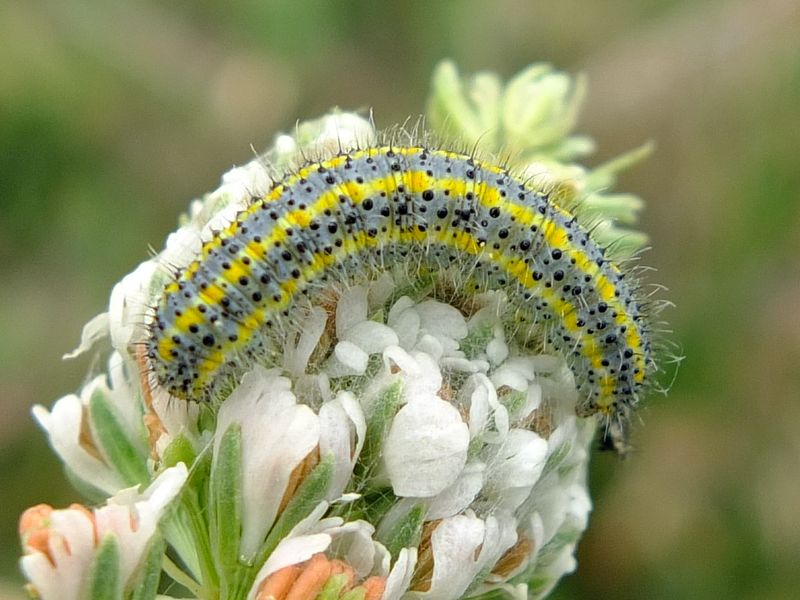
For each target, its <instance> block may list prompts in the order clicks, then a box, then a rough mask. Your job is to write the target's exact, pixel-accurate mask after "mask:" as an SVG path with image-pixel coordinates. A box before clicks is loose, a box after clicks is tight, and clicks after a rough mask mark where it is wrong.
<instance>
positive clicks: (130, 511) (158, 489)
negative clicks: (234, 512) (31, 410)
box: [94, 463, 188, 581]
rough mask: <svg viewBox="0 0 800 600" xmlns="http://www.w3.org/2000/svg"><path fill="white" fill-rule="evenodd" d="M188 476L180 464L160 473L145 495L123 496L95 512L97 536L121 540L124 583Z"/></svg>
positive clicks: (111, 499)
mask: <svg viewBox="0 0 800 600" xmlns="http://www.w3.org/2000/svg"><path fill="white" fill-rule="evenodd" d="M187 477H188V471H187V469H186V465H184V464H183V463H178V464H177V465H176V466H174V467H170V468H168V469H165V470H164V471H163V472H162V473H160V474H159V475H158V477H157V478H156V479H155V481H153V483H151V484H150V486H149V487H148V488H147V490H146V491H145V492H144V493H143V494H141V495H138V494H134V495H132V496H133V497H132V498H131V497H130V496H131V494H127V493H123V494H121V496H120V497H119V498H117V497H113V498H110V499H109V501H108V504H107V505H106V506H103V507H100V508H97V509H95V511H94V516H95V521H96V524H97V537H98V538H100V539H102V537H103V536H104V535H106V534H108V533H110V534H113V535H114V536H115V537H117V538H118V539H119V547H120V574H121V577H122V581H127V580H128V578H129V577H130V576H131V575H132V573H133V572H134V570H135V569H136V567H137V566H138V565H139V563H140V562H141V560H142V555H143V554H144V551H145V549H146V548H147V544H148V543H149V542H150V539H151V538H152V536H153V534H154V533H155V532H156V529H157V527H158V523H159V520H160V519H161V517H162V515H163V514H164V511H165V509H166V508H167V506H169V504H170V503H171V502H172V501H173V500H174V499H175V497H176V496H177V495H178V493H179V492H180V491H181V488H182V487H183V484H184V483H185V482H186V478H187ZM120 500H121V502H120ZM131 500H132V502H131Z"/></svg>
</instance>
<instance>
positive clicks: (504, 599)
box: [467, 590, 512, 600]
mask: <svg viewBox="0 0 800 600" xmlns="http://www.w3.org/2000/svg"><path fill="white" fill-rule="evenodd" d="M511 598H512V596H511V594H509V593H508V592H507V591H506V590H490V591H488V592H484V593H483V594H478V595H477V596H468V597H467V600H510V599H511Z"/></svg>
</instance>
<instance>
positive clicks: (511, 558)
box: [20, 65, 629, 600]
mask: <svg viewBox="0 0 800 600" xmlns="http://www.w3.org/2000/svg"><path fill="white" fill-rule="evenodd" d="M449 68H450V67H448V66H447V65H445V67H443V68H442V70H441V71H440V72H439V75H438V79H437V81H438V82H439V83H438V84H435V93H434V102H433V104H434V105H435V106H437V107H438V108H437V109H436V110H435V111H433V116H434V117H433V121H434V122H435V120H436V119H435V116H436V115H441V114H444V113H445V112H446V113H448V114H451V115H453V116H454V119H455V122H457V123H460V124H461V125H462V129H463V127H467V128H473V129H474V128H475V127H478V125H476V124H475V123H474V122H471V121H470V120H469V119H470V118H471V117H470V115H472V116H473V117H474V111H471V110H469V107H468V106H467V101H466V100H465V99H464V98H461V99H460V100H459V96H458V94H463V93H464V85H463V84H460V83H459V84H458V85H457V86H456V87H457V88H458V89H457V90H456V91H455V92H453V91H452V90H450V91H449V92H447V90H445V91H446V92H447V93H445V92H443V91H442V89H443V86H442V83H441V81H442V79H443V78H445V79H448V81H450V82H451V83H453V82H454V81H456V79H454V77H455V74H454V71H448V69H449ZM442 73H444V75H442ZM445 75H446V76H447V77H445ZM550 77H555V78H556V79H557V80H558V81H556V80H555V79H549V78H550ZM481 81H482V84H481V85H483V88H482V89H484V91H486V90H488V92H486V93H487V94H488V96H487V97H491V98H495V104H494V105H491V103H487V102H488V101H481V103H479V104H481V106H482V107H483V109H485V110H489V109H488V108H487V107H489V108H491V107H492V106H494V107H495V108H493V109H491V110H500V109H498V108H497V104H496V100H497V98H499V97H500V96H502V94H500V91H499V90H500V88H497V87H496V86H495V85H494V83H492V81H494V80H492V81H490V80H489V79H485V80H481ZM478 83H480V82H478ZM454 85H455V84H454ZM475 85H476V86H477V87H473V88H472V90H471V91H472V93H473V96H475V93H476V90H478V88H481V85H478V84H475ZM493 86H494V87H493ZM582 86H583V84H582V82H581V81H579V82H578V83H577V84H573V83H571V80H569V79H568V78H566V76H564V75H562V74H557V75H554V74H552V73H551V72H550V70H549V68H542V67H539V68H537V69H536V70H534V71H531V72H530V73H528V74H527V75H525V77H523V76H520V78H518V80H515V82H512V84H510V85H509V86H508V91H507V92H505V94H506V96H505V98H506V100H505V109H503V110H506V111H512V110H515V111H516V110H522V108H525V109H526V110H529V114H527V116H526V117H525V119H522V120H518V121H514V120H513V119H511V118H510V113H503V112H502V111H500V113H498V114H499V116H501V117H502V120H503V122H504V123H506V124H507V125H508V124H510V123H517V126H518V127H522V129H521V130H520V131H517V133H516V134H514V135H515V136H516V137H514V140H516V142H515V143H519V144H524V143H527V145H528V147H535V148H536V149H537V150H536V152H537V153H535V155H536V156H540V157H545V156H550V157H551V158H552V159H553V160H560V159H561V158H563V157H564V156H567V155H570V156H571V155H572V154H574V153H575V152H577V150H576V149H579V148H582V147H583V146H582V144H583V145H585V143H584V142H581V141H580V140H581V139H582V138H580V139H579V138H567V137H566V136H567V135H568V134H569V131H570V130H571V127H572V125H573V123H574V113H575V110H576V107H577V104H578V103H579V100H580V98H581V97H582ZM445 87H446V86H445ZM492 90H495V92H496V93H495V92H492ZM478 91H479V90H478ZM448 94H450V95H449V96H448ZM453 94H455V95H453ZM526 95H527V96H526ZM531 95H533V97H535V99H536V102H538V103H539V104H537V106H538V108H537V109H536V110H535V111H534V110H533V108H531V107H530V105H529V104H525V103H524V102H522V100H524V99H525V98H526V97H528V98H530V97H531ZM491 98H490V99H491ZM484 100H485V98H484ZM448 102H450V103H451V104H452V103H454V105H453V106H450V107H449V108H448V104H447V103H448ZM459 107H461V109H463V110H462V113H459ZM559 107H561V108H559ZM485 110H484V113H480V114H479V115H478V116H479V117H480V118H481V119H484V118H485V116H486V114H488V113H486V112H485ZM463 111H466V113H464V112H463ZM531 111H533V112H531ZM490 112H491V111H490ZM481 115H483V116H481ZM503 115H505V116H503ZM555 121H558V122H555ZM523 125H524V127H523ZM509 126H510V125H509ZM526 132H527V133H526ZM537 132H538V133H537ZM464 134H465V131H464V130H462V131H461V132H460V135H462V136H464ZM534 134H535V135H534ZM545 134H546V135H545ZM537 135H539V138H537V137H536V136H537ZM526 136H527V138H526ZM531 136H533V138H531ZM468 137H469V136H466V138H468ZM528 138H531V139H533V140H534V141H533V142H531V141H530V139H528ZM375 139H376V134H375V131H374V129H373V127H372V125H371V123H370V122H369V121H367V120H365V119H363V118H361V117H359V116H358V115H354V114H350V113H333V114H331V115H329V116H327V117H324V118H322V119H320V120H318V121H313V122H309V123H304V124H301V125H300V126H298V129H297V132H296V134H295V135H294V136H289V135H283V136H279V137H278V138H277V140H276V143H275V146H274V147H273V149H272V150H270V151H269V152H268V153H267V154H265V155H264V157H262V158H259V159H257V160H254V161H252V162H250V163H249V164H247V165H245V166H243V167H240V168H237V169H234V170H232V171H231V172H229V173H227V174H226V175H225V176H224V177H223V180H222V185H221V187H220V188H219V189H217V190H216V191H215V192H213V193H211V194H208V195H206V196H205V197H204V198H203V199H201V200H195V201H194V202H192V204H191V206H190V209H189V212H188V214H187V215H186V216H185V217H183V219H182V224H181V227H180V228H179V229H178V230H177V231H176V232H175V233H173V234H172V235H170V236H169V238H168V239H167V242H166V247H165V249H164V250H163V251H162V252H161V253H160V254H159V255H158V256H156V257H154V258H153V259H151V260H148V261H146V262H144V263H142V264H141V265H140V266H139V267H138V268H137V269H136V270H134V272H132V273H131V274H130V275H128V276H126V277H125V278H123V280H122V281H121V282H120V283H119V284H117V285H116V286H115V288H114V290H113V291H112V294H111V299H110V303H109V308H108V311H107V312H104V313H103V314H101V315H98V316H97V317H95V318H94V319H92V321H90V322H89V323H88V324H87V325H86V327H85V328H84V331H83V335H82V339H81V344H80V346H79V347H78V348H77V349H76V350H75V351H74V352H73V353H71V354H70V355H68V356H75V355H77V354H79V353H82V352H86V351H88V350H89V349H90V348H92V347H94V346H95V345H96V344H98V343H99V342H102V341H104V340H105V341H108V342H110V345H111V347H112V353H111V357H110V359H109V362H108V369H107V373H106V374H103V375H100V376H98V377H96V378H94V379H93V380H91V381H90V382H89V383H88V384H87V385H86V386H85V387H84V388H83V390H82V391H81V392H80V393H79V394H77V395H75V394H71V395H68V396H65V397H64V398H61V399H60V400H58V401H57V402H56V403H55V405H54V406H53V408H52V409H50V410H48V409H46V408H44V407H42V406H37V407H35V408H34V416H35V418H36V419H37V421H38V422H39V424H40V425H41V426H42V428H43V429H44V430H45V431H46V432H47V435H48V437H49V439H50V443H51V445H52V447H53V449H54V450H55V452H56V453H57V454H58V455H59V457H60V458H61V459H62V460H63V462H64V464H65V468H66V471H67V473H68V475H69V476H70V478H71V480H72V481H73V482H74V484H75V485H76V487H78V488H79V489H80V490H81V491H82V492H83V493H85V494H86V495H87V497H89V498H90V499H92V500H94V501H97V502H105V506H102V507H101V508H97V509H94V510H89V509H86V508H84V507H81V506H73V507H71V508H69V509H65V510H53V509H51V508H50V507H47V506H38V507H34V508H32V509H30V510H29V511H28V512H26V513H25V515H23V518H22V521H21V524H20V531H21V536H22V540H23V548H24V551H25V556H24V557H23V559H22V568H23V571H24V572H25V574H26V576H27V577H28V579H29V581H30V589H31V592H32V593H34V594H35V595H38V597H40V598H43V599H45V600H48V599H51V598H76V599H77V598H89V599H92V600H94V599H95V598H98V599H99V598H103V599H106V598H111V599H117V598H119V599H120V600H122V599H125V600H129V599H131V600H145V599H146V598H155V597H156V594H157V591H158V589H159V580H160V578H161V577H162V570H163V572H164V573H166V575H167V576H168V577H169V578H170V579H171V580H172V582H173V584H174V585H177V586H179V587H180V588H182V589H181V590H180V592H179V595H182V597H185V596H186V595H187V594H190V595H191V596H192V597H195V598H198V599H205V598H217V597H223V598H229V599H231V600H235V599H242V600H243V599H245V598H247V599H248V600H265V599H267V598H276V599H283V598H292V599H300V600H303V599H307V600H313V599H315V598H322V599H325V600H328V599H330V600H333V599H336V598H343V599H344V600H399V599H413V598H417V599H420V600H422V599H427V600H449V599H456V598H462V597H463V598H487V599H488V598H498V597H505V598H537V597H542V596H544V595H546V594H547V592H548V591H549V590H550V589H551V588H552V587H553V586H554V585H555V583H556V582H557V581H558V580H559V578H560V577H561V576H563V575H564V574H565V573H568V572H570V571H571V570H573V569H574V568H575V561H574V558H573V554H574V550H575V545H576V543H577V540H578V539H579V537H580V535H581V533H582V532H583V530H584V529H585V527H586V525H587V518H588V513H589V511H590V509H591V502H590V499H589V495H588V491H587V487H586V473H587V465H588V459H589V448H590V445H591V440H592V437H593V434H594V429H595V421H594V420H592V419H578V418H576V416H575V410H574V408H575V403H576V400H577V396H576V390H575V383H574V381H573V376H572V373H571V372H570V370H569V368H568V367H567V365H566V364H565V362H564V361H563V360H562V359H560V358H558V357H554V356H548V355H537V354H534V353H531V351H529V350H526V349H524V348H522V347H520V346H519V345H518V344H517V343H516V342H515V341H514V340H513V339H510V336H509V335H508V324H509V322H510V321H511V319H512V315H510V314H508V313H510V312H512V311H510V309H508V307H507V300H506V297H505V295H504V293H503V292H501V291H493V292H487V293H485V294H482V295H479V296H476V297H473V298H471V299H470V301H469V303H468V304H464V301H461V303H456V304H448V303H446V302H443V301H442V300H441V299H436V298H433V297H430V296H428V295H426V294H425V293H422V292H419V291H417V292H413V293H412V292H410V291H409V290H414V289H415V287H414V285H413V284H414V281H409V274H408V270H407V269H404V268H403V266H402V265H399V266H397V268H395V269H390V270H388V271H387V272H385V273H383V274H382V275H381V276H380V277H379V278H378V279H376V280H374V281H364V282H362V283H357V284H356V283H353V284H350V285H349V286H344V285H342V286H340V287H338V288H332V289H331V290H330V292H331V293H330V298H331V302H328V303H326V305H325V306H307V307H304V308H303V309H302V310H300V309H298V310H299V311H300V312H298V314H300V315H301V317H300V319H299V322H298V324H297V327H296V330H294V331H292V332H289V333H288V334H287V339H286V342H285V347H284V352H283V355H282V358H281V363H280V364H275V365H268V366H258V365H256V366H254V367H253V368H252V369H251V370H250V371H249V372H248V373H247V374H246V375H244V376H243V377H242V378H241V380H240V381H239V382H238V385H237V386H236V387H235V389H233V391H232V392H231V393H230V395H229V396H228V397H227V398H225V400H224V401H223V402H222V403H221V404H219V405H214V406H211V405H209V406H197V405H195V404H191V403H187V402H183V401H176V400H175V399H172V398H170V397H168V395H167V394H166V393H165V392H164V391H163V390H161V389H160V388H159V387H158V386H155V385H153V382H152V381H150V380H149V378H148V376H147V374H146V365H145V364H144V362H143V358H142V357H141V356H140V354H139V353H138V352H137V350H136V348H137V343H138V342H140V341H141V340H142V339H143V336H144V335H145V331H144V320H145V319H144V314H143V309H142V307H145V306H150V305H152V303H153V299H154V298H157V297H158V295H159V293H160V290H162V289H163V287H164V285H165V282H166V281H167V280H168V279H169V276H170V274H169V273H165V272H164V269H163V267H162V265H171V266H173V267H177V268H180V267H182V266H185V265H187V264H189V263H190V262H191V260H192V259H193V258H194V257H195V256H196V255H197V254H198V252H199V250H200V247H201V241H202V240H204V239H208V238H209V237H210V236H211V235H212V234H213V232H214V231H217V230H219V229H221V228H222V227H224V226H225V225H226V224H227V223H229V222H230V221H231V220H232V219H233V218H234V217H235V215H236V214H237V213H238V212H239V211H240V210H242V209H243V208H245V207H246V206H247V204H248V203H249V202H250V201H251V199H252V198H253V197H254V196H261V195H263V194H264V193H266V191H267V190H268V189H269V186H270V185H271V183H272V174H273V172H278V173H279V172H281V170H282V169H285V168H287V167H290V166H291V165H294V164H296V163H297V161H298V160H300V158H299V157H300V156H309V155H312V156H313V154H314V153H315V152H319V151H322V150H321V149H325V148H327V149H328V150H330V149H331V148H334V149H337V150H338V149H339V148H342V149H348V148H352V147H355V146H363V145H364V144H367V143H371V142H373V141H374V140H375ZM509 139H510V138H509ZM525 139H528V142H525ZM536 139H540V143H537V142H535V140H536ZM548 148H549V149H550V152H551V153H550V154H549V155H548V154H547V152H548V150H547V149H548ZM556 148H557V149H558V150H557V151H556V150H554V149H556ZM570 152H571V153H572V154H570ZM533 155H534V154H530V156H533ZM564 168H567V167H564ZM598 206H599V205H598ZM606 208H607V207H606ZM628 208H629V207H627V208H623V209H621V210H622V211H623V212H624V211H625V210H627V209H628ZM603 210H604V207H603V206H599V208H598V211H599V213H601V214H602V213H603ZM303 311H304V312H303ZM139 488H146V491H144V492H142V493H141V494H139V493H137V492H136V489H139ZM109 497H110V499H108V498H109ZM166 548H169V549H170V550H169V552H166ZM159 597H160V598H166V596H159Z"/></svg>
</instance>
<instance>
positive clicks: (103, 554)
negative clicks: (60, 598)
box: [86, 534, 122, 600]
mask: <svg viewBox="0 0 800 600" xmlns="http://www.w3.org/2000/svg"><path fill="white" fill-rule="evenodd" d="M119 563H120V550H119V542H118V540H117V538H116V537H115V536H114V535H112V534H107V535H106V536H105V537H103V539H102V541H101V542H100V546H99V547H98V549H97V551H96V552H95V555H94V559H93V560H92V564H91V566H90V567H89V576H88V577H87V579H86V600H122V582H121V581H120V572H119Z"/></svg>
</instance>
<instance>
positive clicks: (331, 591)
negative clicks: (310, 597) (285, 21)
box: [316, 573, 347, 600]
mask: <svg viewBox="0 0 800 600" xmlns="http://www.w3.org/2000/svg"><path fill="white" fill-rule="evenodd" d="M345 585H347V575H345V574H344V573H340V574H339V575H333V576H331V577H330V578H329V579H328V581H326V582H325V585H324V586H322V591H320V593H319V594H317V597H316V600H339V594H341V593H342V590H343V589H344V586H345Z"/></svg>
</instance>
